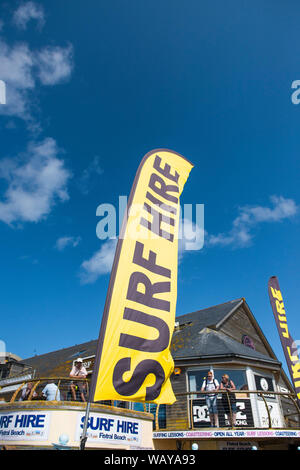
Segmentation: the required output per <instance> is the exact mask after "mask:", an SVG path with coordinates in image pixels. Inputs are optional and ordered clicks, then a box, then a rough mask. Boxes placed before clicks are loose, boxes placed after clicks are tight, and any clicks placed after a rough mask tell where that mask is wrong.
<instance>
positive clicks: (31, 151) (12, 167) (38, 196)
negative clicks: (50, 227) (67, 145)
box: [0, 138, 71, 224]
mask: <svg viewBox="0 0 300 470" xmlns="http://www.w3.org/2000/svg"><path fill="white" fill-rule="evenodd" d="M58 153H59V149H58V147H57V144H56V142H55V140H54V139H52V138H45V139H44V140H43V141H41V142H32V143H30V144H29V145H28V149H27V152H26V154H25V155H24V156H23V157H22V158H21V159H3V160H2V161H1V162H0V178H2V179H4V180H6V181H7V184H8V187H7V189H6V191H5V193H4V197H3V200H2V201H0V220H1V221H3V222H5V223H7V224H13V223H15V222H38V221H40V220H42V219H44V218H45V217H46V216H47V215H48V214H49V213H50V211H51V209H52V207H53V206H54V205H55V203H56V202H57V201H62V202H63V201H66V200H68V199H69V196H68V192H67V182H68V179H69V178H70V176H71V175H70V172H69V171H68V170H67V169H66V168H65V167H64V161H63V160H61V159H59V158H58Z"/></svg>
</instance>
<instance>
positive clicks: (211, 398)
mask: <svg viewBox="0 0 300 470" xmlns="http://www.w3.org/2000/svg"><path fill="white" fill-rule="evenodd" d="M218 390H219V382H218V381H217V379H215V378H214V376H213V373H212V371H211V370H210V371H209V372H208V373H207V377H205V379H204V381H203V384H202V388H201V392H204V391H207V392H209V393H208V394H207V395H205V401H206V406H207V408H208V413H209V419H210V425H211V426H212V427H219V417H218V407H217V394H216V393H213V392H217V391H218Z"/></svg>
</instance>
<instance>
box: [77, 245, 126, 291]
mask: <svg viewBox="0 0 300 470" xmlns="http://www.w3.org/2000/svg"><path fill="white" fill-rule="evenodd" d="M116 246H117V239H109V240H107V241H106V242H104V243H103V244H102V246H101V248H100V249H99V250H98V251H96V252H95V253H94V254H93V255H92V256H91V258H90V259H88V260H86V261H84V262H83V263H82V264H81V271H80V274H79V277H80V281H81V284H91V283H93V282H95V281H96V280H97V279H98V278H99V277H100V276H102V275H104V274H109V273H110V271H111V268H112V264H113V260H114V256H115V251H116Z"/></svg>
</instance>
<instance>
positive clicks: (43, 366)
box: [22, 340, 97, 377]
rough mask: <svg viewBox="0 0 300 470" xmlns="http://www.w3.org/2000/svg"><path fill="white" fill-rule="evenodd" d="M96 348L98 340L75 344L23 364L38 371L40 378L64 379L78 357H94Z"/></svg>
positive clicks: (33, 358) (25, 361)
mask: <svg viewBox="0 0 300 470" xmlns="http://www.w3.org/2000/svg"><path fill="white" fill-rule="evenodd" d="M96 347H97V340H93V341H88V342H87V343H82V344H75V345H74V346H71V347H69V348H64V349H59V350H58V351H52V352H49V353H46V354H41V355H40V356H33V357H30V358H28V359H23V360H22V362H24V363H25V364H26V365H29V366H31V367H33V368H34V369H36V370H37V372H38V375H39V376H40V377H47V376H49V375H52V376H57V377H60V376H61V377H64V376H65V375H66V373H67V375H69V372H70V370H71V367H72V364H73V361H74V359H76V357H89V356H94V355H95V353H96Z"/></svg>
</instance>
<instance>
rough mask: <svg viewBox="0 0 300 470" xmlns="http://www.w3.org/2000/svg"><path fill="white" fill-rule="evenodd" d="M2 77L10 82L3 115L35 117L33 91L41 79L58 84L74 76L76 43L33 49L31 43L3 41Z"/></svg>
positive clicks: (0, 52) (0, 49)
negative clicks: (72, 74)
mask: <svg viewBox="0 0 300 470" xmlns="http://www.w3.org/2000/svg"><path fill="white" fill-rule="evenodd" d="M0 64H1V80H3V81H4V82H5V84H6V105H5V106H4V105H3V106H0V114H5V115H7V116H16V117H19V118H21V119H23V120H25V121H32V119H33V117H32V116H33V106H32V105H33V104H34V105H35V106H36V103H37V95H36V93H33V92H35V91H36V89H37V85H38V83H39V82H41V83H42V85H55V84H58V83H61V82H62V81H66V80H67V79H69V78H70V76H71V72H72V67H73V61H72V46H70V45H69V46H66V47H46V48H44V49H42V50H40V51H37V52H36V51H32V50H31V49H30V48H29V46H28V44H26V43H21V44H16V45H13V46H9V45H7V44H6V43H5V42H3V41H0Z"/></svg>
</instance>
